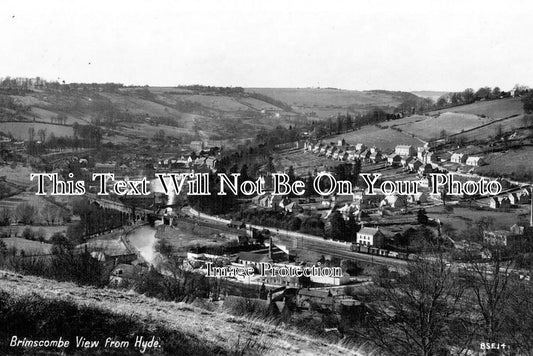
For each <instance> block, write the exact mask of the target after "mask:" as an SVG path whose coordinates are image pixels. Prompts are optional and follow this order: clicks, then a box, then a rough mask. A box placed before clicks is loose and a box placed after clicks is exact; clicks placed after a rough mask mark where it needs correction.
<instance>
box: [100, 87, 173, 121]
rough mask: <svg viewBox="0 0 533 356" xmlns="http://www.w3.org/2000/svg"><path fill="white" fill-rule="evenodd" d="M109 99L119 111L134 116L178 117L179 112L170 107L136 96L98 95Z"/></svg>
mask: <svg viewBox="0 0 533 356" xmlns="http://www.w3.org/2000/svg"><path fill="white" fill-rule="evenodd" d="M100 95H102V96H104V97H106V98H107V99H109V100H110V101H111V102H112V103H113V105H115V106H116V107H117V108H118V109H119V110H122V111H128V112H130V113H134V114H141V115H144V114H148V115H151V116H177V117H179V116H180V114H181V113H180V112H179V111H178V110H176V109H174V108H172V107H170V106H166V105H162V104H159V103H155V102H153V101H150V100H145V99H142V98H139V97H137V96H134V95H131V96H127V95H120V94H114V93H105V92H104V93H100Z"/></svg>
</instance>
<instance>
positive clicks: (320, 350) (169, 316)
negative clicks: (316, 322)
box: [0, 271, 361, 356]
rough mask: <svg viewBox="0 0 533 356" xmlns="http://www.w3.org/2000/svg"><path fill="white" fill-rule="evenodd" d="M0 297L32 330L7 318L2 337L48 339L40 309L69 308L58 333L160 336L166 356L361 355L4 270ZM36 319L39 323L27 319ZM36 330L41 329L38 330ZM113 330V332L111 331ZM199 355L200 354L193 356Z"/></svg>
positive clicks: (207, 314)
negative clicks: (0, 295) (34, 317)
mask: <svg viewBox="0 0 533 356" xmlns="http://www.w3.org/2000/svg"><path fill="white" fill-rule="evenodd" d="M0 293H7V294H3V298H4V300H8V301H9V303H1V301H0V305H2V306H3V308H7V310H8V311H11V312H17V311H18V314H17V316H20V317H21V318H22V317H24V318H25V319H22V320H23V322H22V325H26V324H27V325H26V326H28V329H22V325H21V324H17V320H18V319H13V320H12V318H7V320H11V324H7V327H3V328H0V329H1V330H2V331H3V334H4V335H2V336H5V335H11V334H12V333H14V332H17V331H19V330H22V331H21V332H23V331H24V330H28V331H29V332H28V333H27V334H30V333H32V335H31V336H32V337H35V336H39V335H43V333H44V334H46V332H47V331H46V330H43V327H44V326H46V325H47V324H46V323H45V324H42V323H40V321H42V320H43V319H44V320H48V319H49V318H50V317H51V316H50V315H49V312H48V313H47V312H46V310H42V308H43V307H42V305H45V306H47V305H51V306H58V305H59V306H61V305H62V306H68V308H69V311H70V312H69V313H65V311H61V309H60V308H58V309H49V310H50V311H51V312H52V313H53V312H54V310H57V318H54V320H53V322H54V323H53V324H51V325H52V326H55V328H56V330H57V333H63V334H67V333H68V335H72V333H76V332H79V333H82V332H85V331H86V332H93V333H94V334H98V335H102V336H103V337H104V338H105V335H108V336H113V335H117V336H122V333H123V332H121V330H124V331H126V332H129V334H128V336H129V337H131V333H139V334H144V333H150V334H152V335H155V336H160V337H161V339H162V340H161V341H162V343H163V351H164V353H161V354H163V355H180V354H187V355H189V354H191V355H200V354H204V355H213V354H218V355H257V354H261V355H323V356H328V355H361V354H360V353H359V352H357V351H356V350H355V349H350V348H347V347H344V346H342V345H336V344H330V343H328V342H327V341H325V340H322V339H320V338H316V337H313V338H311V337H307V336H306V335H303V334H302V333H301V332H297V331H295V330H290V329H283V328H280V327H279V326H275V325H272V324H270V323H268V322H265V321H263V320H250V319H247V318H242V317H235V316H232V315H229V314H227V313H225V312H223V311H208V310H206V309H202V308H198V307H195V306H193V305H191V304H185V303H175V302H163V301H160V300H157V299H153V298H147V297H144V296H142V295H138V294H135V293H126V292H124V291H119V290H108V289H97V288H92V287H79V286H76V285H74V284H72V283H58V282H57V281H52V280H47V279H42V278H38V277H32V276H21V275H16V274H13V273H10V272H4V271H0ZM21 300H22V301H27V302H26V303H23V304H19V305H24V306H26V307H27V308H26V309H21V308H13V307H10V306H11V305H12V304H10V303H18V302H19V301H21ZM6 304H7V305H6ZM21 311H22V312H21ZM2 315H6V314H3V313H2ZM32 315H35V316H38V317H39V318H37V320H32V319H30V320H28V319H29V318H30V317H31V316H32ZM72 315H74V316H76V317H78V316H80V315H85V316H86V317H85V318H81V321H82V322H83V323H86V325H84V324H83V323H81V322H80V323H76V319H77V318H76V317H74V318H72V317H71V316H72ZM7 316H9V314H7ZM13 317H15V315H13ZM118 321H121V322H120V323H119V322H118ZM63 322H68V323H69V324H63ZM13 323H14V324H15V325H13ZM2 325H5V324H2ZM36 325H40V326H41V327H40V328H37V327H36ZM49 325H50V324H49ZM112 325H113V326H114V327H113V328H108V327H107V326H112ZM93 329H95V330H93ZM91 330H92V331H91ZM98 331H99V332H98ZM27 334H26V335H27ZM94 334H92V335H94ZM21 336H25V335H22V334H21ZM56 336H59V335H56ZM0 340H1V341H0V342H1V343H5V342H6V341H5V340H6V338H5V337H2V338H0ZM165 342H166V344H165ZM176 342H177V343H178V345H176V344H175V343H176ZM179 344H182V346H183V347H185V350H186V351H184V350H183V349H181V348H180V349H176V348H179V347H180V345H179ZM2 347H4V348H5V344H0V350H1V348H2ZM189 348H190V349H189ZM167 350H168V351H167ZM180 350H181V352H180ZM195 350H196V351H198V352H193V351H195Z"/></svg>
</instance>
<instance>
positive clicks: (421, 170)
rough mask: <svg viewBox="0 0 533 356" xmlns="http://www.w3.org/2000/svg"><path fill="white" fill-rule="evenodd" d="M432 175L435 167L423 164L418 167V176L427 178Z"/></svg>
mask: <svg viewBox="0 0 533 356" xmlns="http://www.w3.org/2000/svg"><path fill="white" fill-rule="evenodd" d="M430 173H433V166H432V165H431V164H430V163H426V164H422V165H421V166H420V167H418V174H420V175H422V176H425V175H427V174H430Z"/></svg>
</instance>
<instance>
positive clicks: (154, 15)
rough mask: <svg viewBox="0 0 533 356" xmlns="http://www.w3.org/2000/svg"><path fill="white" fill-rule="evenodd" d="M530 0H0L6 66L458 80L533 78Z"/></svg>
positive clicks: (234, 80) (150, 78)
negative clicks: (0, 1) (0, 0)
mask: <svg viewBox="0 0 533 356" xmlns="http://www.w3.org/2000/svg"><path fill="white" fill-rule="evenodd" d="M532 10H533V2H531V1H527V0H516V1H512V2H507V1H501V0H499V1H492V0H490V1H487V0H485V1H457V0H448V1H431V0H425V1H419V0H416V1H415V0H404V1H379V0H378V1H376V0H372V1H364V0H361V1H344V0H329V1H317V0H305V1H302V0H290V1H289V0H285V1H280V0H268V1H267V0H265V1H257V0H213V1H210V0H209V1H208V0H192V1H181V0H172V1H150V2H148V1H136V0H133V1H111V0H106V1H95V0H92V1H88V0H87V1H71V0H65V1H59V0H52V1H50V0H47V1H24V0H17V1H11V0H8V1H2V6H1V7H0V31H1V32H0V33H1V34H2V36H1V38H0V45H1V51H0V77H5V76H11V77H18V76H20V77H34V76H40V77H42V78H45V79H48V80H59V81H63V80H64V81H66V82H67V83H68V82H117V83H123V84H126V85H130V84H131V85H152V86H176V85H186V84H203V85H216V86H242V87H299V88H303V87H335V88H343V89H355V90H368V89H385V90H402V91H414V90H439V91H440V90H441V91H459V90H463V89H465V88H468V87H472V88H479V87H481V86H491V87H493V86H499V87H500V88H501V89H502V90H508V89H510V88H512V87H513V86H514V85H515V84H516V83H521V84H526V85H530V86H533V61H532V59H533V40H531V33H532V28H533V26H532V24H531V19H532V14H533V12H532Z"/></svg>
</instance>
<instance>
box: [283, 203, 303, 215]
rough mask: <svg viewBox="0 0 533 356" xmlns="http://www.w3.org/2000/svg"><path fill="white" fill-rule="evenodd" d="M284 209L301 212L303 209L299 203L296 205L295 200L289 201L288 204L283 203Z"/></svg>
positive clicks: (290, 211)
mask: <svg viewBox="0 0 533 356" xmlns="http://www.w3.org/2000/svg"><path fill="white" fill-rule="evenodd" d="M284 209H285V211H287V212H289V213H293V212H302V211H303V208H302V207H301V206H300V205H298V203H296V202H292V203H289V204H287V205H285V207H284Z"/></svg>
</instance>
